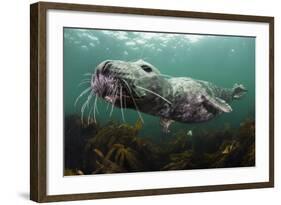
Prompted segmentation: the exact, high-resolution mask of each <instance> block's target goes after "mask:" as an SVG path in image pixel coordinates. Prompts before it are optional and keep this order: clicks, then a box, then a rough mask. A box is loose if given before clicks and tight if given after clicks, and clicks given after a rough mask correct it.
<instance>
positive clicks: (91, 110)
mask: <svg viewBox="0 0 281 205" xmlns="http://www.w3.org/2000/svg"><path fill="white" fill-rule="evenodd" d="M95 98H97V97H95ZM93 108H94V105H92V106H91V109H90V111H89V114H88V125H89V124H90V118H91V114H92V112H93Z"/></svg>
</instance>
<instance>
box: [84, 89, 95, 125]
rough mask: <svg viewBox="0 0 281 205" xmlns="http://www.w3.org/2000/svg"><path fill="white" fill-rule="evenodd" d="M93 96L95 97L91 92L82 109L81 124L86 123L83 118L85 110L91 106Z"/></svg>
mask: <svg viewBox="0 0 281 205" xmlns="http://www.w3.org/2000/svg"><path fill="white" fill-rule="evenodd" d="M92 96H93V91H91V92H90V94H89V95H88V97H87V100H86V101H85V103H84V104H83V106H82V108H81V122H82V124H83V123H84V120H83V117H84V111H85V108H86V107H87V105H88V104H89V101H90V100H91V98H92Z"/></svg>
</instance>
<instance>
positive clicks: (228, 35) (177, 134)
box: [30, 2, 274, 202]
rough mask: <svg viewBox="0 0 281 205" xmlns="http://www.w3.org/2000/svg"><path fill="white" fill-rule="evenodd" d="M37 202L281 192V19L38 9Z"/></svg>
mask: <svg viewBox="0 0 281 205" xmlns="http://www.w3.org/2000/svg"><path fill="white" fill-rule="evenodd" d="M30 8H31V13H30V14H31V16H30V17H31V18H30V23H31V24H30V42H31V47H30V49H31V50H30V62H31V74H30V75H31V82H30V83H31V87H30V88H31V105H30V108H31V112H30V116H31V140H30V143H31V144H30V145H31V153H30V158H31V167H30V172H31V173H30V176H31V177H30V180H31V182H30V193H31V194H30V197H31V199H32V200H34V201H37V202H51V201H64V200H82V199H98V198H110V197H129V196H145V195H158V194H176V193H190V192H206V191H221V190H234V189H249V188H265V187H273V186H274V138H273V137H274V133H273V130H274V129H273V127H274V116H273V115H274V104H273V103H274V102H273V101H274V82H273V80H274V72H273V62H274V18H273V17H265V16H247V15H235V14H218V13H200V12H187V11H173V10H156V9H143V8H124V7H108V6H96V5H80V4H62V3H47V2H40V3H35V4H32V5H31V7H30Z"/></svg>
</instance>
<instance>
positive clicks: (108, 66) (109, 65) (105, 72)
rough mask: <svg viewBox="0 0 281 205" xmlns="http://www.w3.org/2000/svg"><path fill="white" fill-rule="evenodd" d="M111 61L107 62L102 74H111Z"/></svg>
mask: <svg viewBox="0 0 281 205" xmlns="http://www.w3.org/2000/svg"><path fill="white" fill-rule="evenodd" d="M111 65H112V64H111V63H110V61H106V62H105V63H104V65H103V67H102V69H101V72H102V74H104V75H106V74H108V73H109V68H110V67H111Z"/></svg>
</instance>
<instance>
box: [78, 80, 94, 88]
mask: <svg viewBox="0 0 281 205" xmlns="http://www.w3.org/2000/svg"><path fill="white" fill-rule="evenodd" d="M90 82H91V81H90V80H87V81H83V82H81V83H79V84H78V87H80V86H81V85H83V84H88V83H90Z"/></svg>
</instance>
